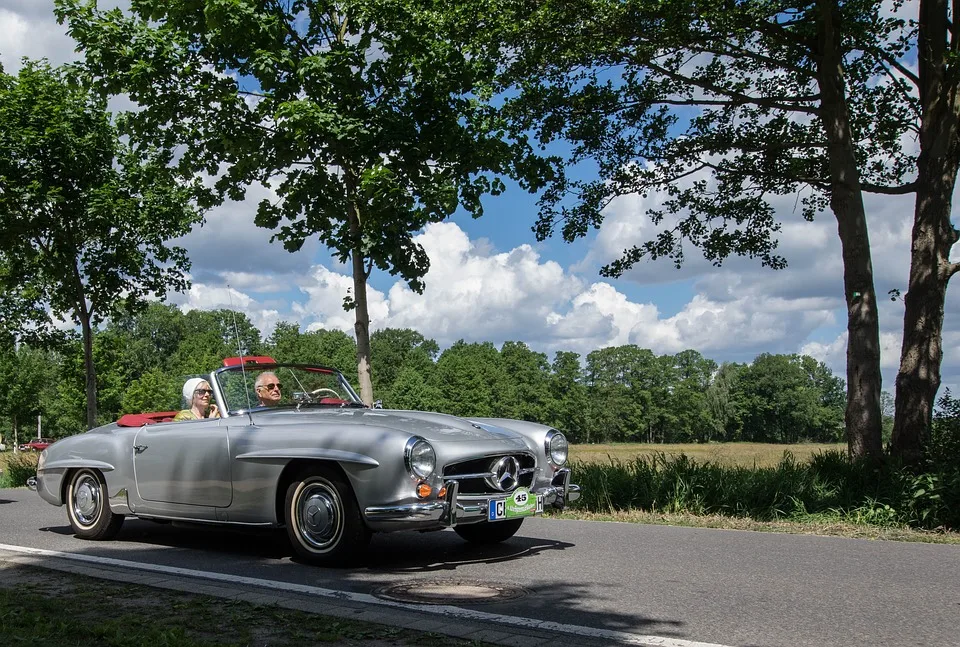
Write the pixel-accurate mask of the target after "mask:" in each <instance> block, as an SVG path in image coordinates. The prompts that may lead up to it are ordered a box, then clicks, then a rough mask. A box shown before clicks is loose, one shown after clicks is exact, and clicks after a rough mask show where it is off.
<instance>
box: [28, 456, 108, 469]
mask: <svg viewBox="0 0 960 647" xmlns="http://www.w3.org/2000/svg"><path fill="white" fill-rule="evenodd" d="M76 467H89V468H90V469H95V470H100V471H101V472H112V471H113V470H114V469H115V468H114V467H113V465H111V464H110V463H104V462H103V461H92V460H85V459H82V458H61V459H59V460H55V461H47V462H46V463H44V464H43V469H44V470H64V469H73V468H76Z"/></svg>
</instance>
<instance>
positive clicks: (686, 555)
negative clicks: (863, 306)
mask: <svg viewBox="0 0 960 647" xmlns="http://www.w3.org/2000/svg"><path fill="white" fill-rule="evenodd" d="M0 544H6V545H13V546H25V547H33V548H40V549H47V550H52V551H62V552H69V553H74V554H80V555H87V556H100V557H107V558H114V559H121V560H129V561H134V562H140V563H147V564H153V565H166V566H172V567H179V568H184V569H197V570H202V571H207V572H211V571H212V572H216V573H219V574H224V575H226V576H243V577H247V578H261V579H267V580H271V581H277V582H286V583H291V584H296V585H308V586H312V587H322V588H323V589H326V590H331V589H332V590H336V591H345V592H350V593H352V594H357V595H362V594H369V593H376V592H377V591H378V590H380V589H382V588H383V587H387V586H390V585H394V584H397V583H401V582H407V581H411V580H425V581H454V580H456V581H461V582H481V583H489V584H506V585H512V586H519V587H522V589H523V590H524V591H525V594H524V595H522V596H521V597H519V598H517V599H514V600H510V601H506V602H500V603H485V604H477V605H472V606H471V605H469V604H467V605H463V604H460V605H458V606H460V607H466V608H472V609H475V610H478V611H482V612H485V613H487V614H502V615H504V616H510V617H526V618H539V619H543V620H548V621H553V622H556V623H563V624H565V625H577V626H580V627H587V628H595V629H600V630H606V631H617V632H625V633H629V634H638V635H646V636H659V637H663V638H664V639H667V642H665V643H663V644H675V645H683V644H688V643H687V642H686V641H691V642H704V643H715V644H720V645H736V646H743V647H748V646H749V647H754V646H756V647H760V646H763V647H767V646H770V647H775V646H784V647H787V646H807V645H809V646H811V647H812V646H818V647H819V646H824V645H836V646H838V647H839V646H843V647H856V646H861V645H862V646H864V647H867V646H870V647H873V646H876V645H891V646H894V645H895V646H897V647H904V646H907V645H924V646H926V647H935V646H941V645H942V646H944V647H946V646H951V647H956V646H957V645H960V546H949V545H933V544H911V543H899V542H883V541H866V540H856V539H841V538H835V537H812V536H800V535H781V534H773V533H753V532H741V531H730V530H712V529H695V528H674V527H667V526H643V525H635V524H625V523H599V522H580V521H567V520H552V519H528V520H526V521H525V522H524V525H523V527H522V529H521V531H520V533H519V534H518V535H517V536H516V537H515V538H513V539H512V540H511V541H509V542H507V543H505V544H502V545H499V546H493V547H475V546H471V545H469V544H466V543H465V542H463V541H462V540H461V539H460V538H459V537H458V536H457V535H455V534H454V533H453V532H451V531H444V532H436V533H426V534H420V533H396V534H390V535H375V536H374V539H373V541H372V543H371V546H370V551H369V559H368V560H367V561H366V563H364V564H363V565H362V566H360V567H356V568H353V569H322V568H316V567H309V566H304V565H301V564H297V563H295V562H293V561H291V559H290V552H289V549H288V548H287V546H286V544H285V541H284V538H283V535H282V534H279V533H258V534H243V533H232V532H226V531H221V530H210V529H205V528H184V527H177V526H172V525H161V524H156V523H152V522H148V521H142V520H138V519H135V518H130V519H128V520H127V522H126V523H125V524H124V527H123V530H122V531H121V533H120V535H119V537H118V538H117V539H116V540H114V541H112V542H88V541H82V540H79V539H77V538H75V537H74V536H73V535H72V534H71V532H70V528H69V525H68V524H67V520H66V513H65V511H64V509H63V508H55V507H53V506H50V505H48V504H46V503H45V502H43V501H41V500H40V499H39V497H37V495H36V494H34V493H32V492H30V491H28V490H24V489H17V490H0ZM669 641H673V642H672V643H670V642H669Z"/></svg>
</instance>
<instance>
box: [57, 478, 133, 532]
mask: <svg viewBox="0 0 960 647" xmlns="http://www.w3.org/2000/svg"><path fill="white" fill-rule="evenodd" d="M106 486H107V483H106V481H104V479H103V476H102V475H101V474H100V472H98V471H96V470H91V469H82V470H78V471H77V472H75V473H74V474H73V477H72V478H71V479H70V485H69V487H68V488H67V517H68V518H69V519H70V527H71V528H73V532H74V533H76V535H77V536H78V537H81V538H83V539H112V538H113V537H115V536H116V534H117V533H118V532H119V531H120V526H122V525H123V515H122V514H114V513H113V511H112V510H111V509H110V503H109V502H108V501H107V496H106V495H107V493H106Z"/></svg>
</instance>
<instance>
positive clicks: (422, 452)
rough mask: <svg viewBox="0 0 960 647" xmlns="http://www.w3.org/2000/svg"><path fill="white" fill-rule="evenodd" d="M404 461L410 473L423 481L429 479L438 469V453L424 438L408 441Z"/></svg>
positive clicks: (414, 438)
mask: <svg viewBox="0 0 960 647" xmlns="http://www.w3.org/2000/svg"><path fill="white" fill-rule="evenodd" d="M404 459H405V460H406V463H407V469H408V470H409V471H410V473H411V474H413V475H414V476H416V477H417V478H421V479H425V478H428V477H429V476H430V475H431V474H433V470H434V469H436V467H437V453H436V452H435V451H434V450H433V445H431V444H430V443H428V442H427V441H425V440H424V439H423V438H417V437H413V438H411V439H410V440H408V441H407V446H406V448H405V451H404Z"/></svg>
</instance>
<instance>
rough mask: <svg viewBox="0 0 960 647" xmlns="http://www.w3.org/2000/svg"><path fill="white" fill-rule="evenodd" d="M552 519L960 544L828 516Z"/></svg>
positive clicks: (580, 515)
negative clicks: (770, 518)
mask: <svg viewBox="0 0 960 647" xmlns="http://www.w3.org/2000/svg"><path fill="white" fill-rule="evenodd" d="M550 516H552V517H555V518H559V519H576V520H580V521H607V522H621V523H642V524H652V525H660V526H686V527H690V528H719V529H723V530H752V531H757V532H782V533H789V534H793V535H820V536H826V537H847V538H850V539H881V540H890V541H911V542H919V543H927V544H960V533H957V532H947V531H940V530H936V531H928V530H916V529H914V528H909V527H907V526H898V527H890V526H873V525H869V524H855V523H850V522H848V521H844V520H842V519H839V518H834V517H831V516H829V515H820V516H817V515H810V516H809V517H808V518H805V519H802V520H790V521H756V520H754V519H748V518H742V517H728V516H724V515H719V514H705V515H697V514H684V513H658V512H644V511H642V510H629V511H617V512H587V511H583V510H576V509H567V510H566V511H564V512H562V513H559V514H556V513H554V514H551V515H550Z"/></svg>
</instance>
